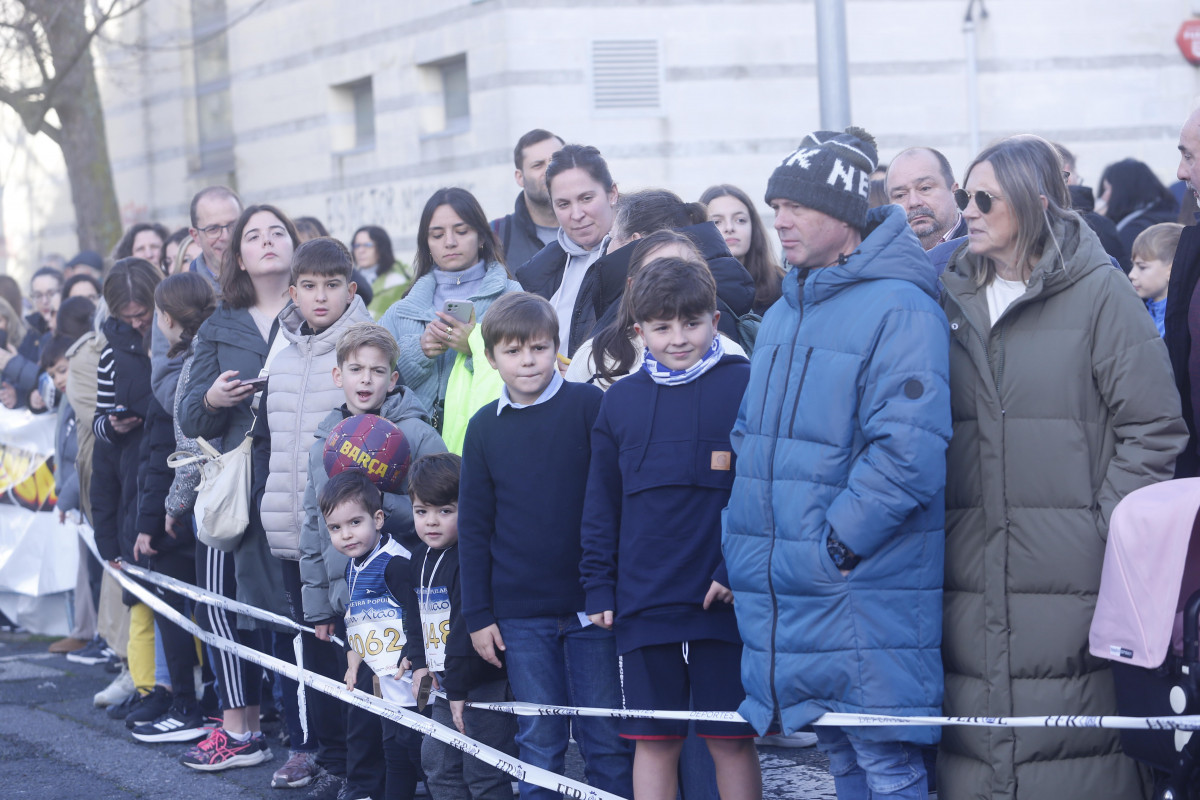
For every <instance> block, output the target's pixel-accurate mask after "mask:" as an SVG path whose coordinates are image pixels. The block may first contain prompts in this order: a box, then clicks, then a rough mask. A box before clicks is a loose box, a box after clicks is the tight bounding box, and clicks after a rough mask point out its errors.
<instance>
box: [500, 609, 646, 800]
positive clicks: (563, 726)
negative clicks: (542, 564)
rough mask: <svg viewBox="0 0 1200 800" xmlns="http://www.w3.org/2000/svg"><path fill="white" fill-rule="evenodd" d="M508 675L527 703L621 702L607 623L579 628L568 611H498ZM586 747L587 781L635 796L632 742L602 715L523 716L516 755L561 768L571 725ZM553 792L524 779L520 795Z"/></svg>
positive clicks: (546, 798) (545, 799) (531, 798)
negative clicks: (509, 614)
mask: <svg viewBox="0 0 1200 800" xmlns="http://www.w3.org/2000/svg"><path fill="white" fill-rule="evenodd" d="M499 626H500V635H501V636H502V637H504V645H505V653H504V657H505V661H506V664H507V666H508V681H509V684H510V685H511V686H512V692H513V697H515V698H516V699H517V700H518V701H521V702H526V703H542V704H546V705H560V706H586V707H595V708H620V707H621V683H620V680H619V679H618V677H617V647H616V640H615V639H614V638H613V634H612V631H606V630H604V629H603V628H599V627H597V626H595V625H589V626H588V627H586V628H584V627H582V626H581V625H580V623H579V619H578V618H577V617H576V616H574V615H571V616H569V617H528V618H523V619H502V620H500V621H499ZM571 724H574V726H575V741H576V742H577V743H578V744H579V751H580V753H581V754H582V755H583V762H584V774H585V775H586V776H587V782H588V784H590V785H591V786H593V787H595V788H597V789H601V790H603V791H606V792H611V793H613V794H616V795H619V796H621V797H633V748H632V747H631V746H630V744H629V743H628V742H626V741H625V740H624V739H621V738H620V737H619V736H618V735H617V721H616V720H615V719H610V718H607V717H576V718H574V719H573V720H572V719H571V718H569V717H520V718H519V720H518V726H519V729H518V732H517V745H518V746H519V747H520V751H521V760H522V761H526V762H528V763H530V764H533V765H534V766H537V767H542V768H543V769H548V770H550V771H551V772H555V773H557V774H559V775H561V774H563V770H564V768H565V759H566V752H567V740H568V738H569V736H568V734H569V732H570V726H571ZM558 797H560V795H559V793H558V792H554V791H551V790H549V789H542V788H540V787H537V786H533V785H531V784H528V783H524V782H522V783H521V800H551V798H558Z"/></svg>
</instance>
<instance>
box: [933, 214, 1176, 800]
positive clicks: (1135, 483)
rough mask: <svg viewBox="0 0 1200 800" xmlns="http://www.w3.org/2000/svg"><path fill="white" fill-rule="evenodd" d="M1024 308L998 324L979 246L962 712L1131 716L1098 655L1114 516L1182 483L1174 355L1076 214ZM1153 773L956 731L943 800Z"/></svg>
mask: <svg viewBox="0 0 1200 800" xmlns="http://www.w3.org/2000/svg"><path fill="white" fill-rule="evenodd" d="M1054 232H1055V234H1056V236H1055V238H1056V240H1057V242H1058V244H1059V247H1060V248H1061V252H1062V258H1061V259H1060V257H1059V250H1058V249H1056V248H1055V246H1054V243H1051V244H1050V246H1049V247H1048V248H1046V249H1047V250H1048V252H1046V253H1043V255H1042V257H1041V259H1040V261H1039V262H1038V264H1037V265H1036V267H1035V268H1034V270H1033V273H1032V275H1031V277H1030V280H1029V281H1028V288H1027V289H1026V292H1025V294H1024V295H1022V296H1021V297H1020V298H1018V299H1017V300H1015V301H1014V302H1013V303H1012V305H1011V306H1009V307H1008V309H1007V310H1006V311H1004V313H1003V314H1001V315H1000V317H999V319H997V320H996V324H995V325H992V324H990V322H989V316H988V305H987V294H986V290H985V289H984V288H983V287H981V286H979V285H978V281H977V280H976V275H977V274H978V271H979V270H981V269H982V267H981V265H980V260H979V258H978V257H976V256H974V255H972V254H970V253H969V252H968V249H967V247H965V246H964V247H961V248H959V250H958V251H956V252H955V254H954V256H953V257H952V258H951V260H950V264H949V266H948V267H947V271H946V273H945V274H944V275H943V276H942V280H943V283H944V285H945V292H944V293H943V295H942V306H943V308H944V309H945V311H946V316H947V318H948V319H949V322H950V402H951V411H952V415H953V423H954V435H953V439H952V440H951V443H950V448H949V451H948V453H947V485H946V582H945V595H944V603H945V605H944V632H943V639H942V655H943V661H944V664H945V671H946V694H945V704H946V712H947V713H948V714H951V715H970V716H1025V715H1045V714H1112V713H1115V711H1116V708H1115V699H1114V694H1113V684H1112V675H1111V672H1110V670H1109V669H1108V662H1107V661H1103V660H1101V659H1097V658H1095V657H1093V656H1091V655H1090V654H1089V653H1088V628H1089V626H1090V625H1091V621H1092V612H1093V610H1094V608H1095V604H1096V593H1097V590H1098V589H1099V586H1100V568H1101V563H1102V561H1103V558H1104V544H1105V539H1106V537H1107V534H1108V519H1109V514H1111V513H1112V510H1113V507H1114V506H1115V505H1116V504H1117V501H1119V500H1120V499H1121V498H1122V497H1124V496H1125V495H1127V494H1129V493H1130V492H1132V491H1133V490H1134V489H1137V488H1139V487H1141V486H1146V485H1147V484H1151V483H1155V482H1157V481H1161V480H1166V479H1168V478H1170V477H1171V474H1172V470H1173V467H1174V464H1175V457H1176V456H1177V455H1178V454H1179V452H1180V451H1182V449H1183V447H1184V445H1185V444H1186V442H1187V430H1186V428H1185V427H1184V423H1183V420H1182V419H1181V417H1180V403H1179V395H1178V393H1177V392H1176V389H1175V384H1174V382H1173V380H1172V376H1171V367H1170V364H1169V363H1168V360H1167V350H1166V347H1165V346H1164V345H1163V343H1162V341H1161V340H1160V339H1159V337H1158V335H1157V333H1156V331H1155V328H1154V325H1153V323H1152V322H1151V320H1150V316H1149V314H1147V313H1146V308H1145V306H1144V305H1143V304H1142V301H1141V300H1139V299H1138V297H1137V295H1136V294H1134V291H1133V289H1132V287H1131V285H1130V283H1129V279H1128V278H1127V277H1125V275H1124V274H1123V273H1122V272H1121V271H1120V270H1119V269H1115V268H1114V267H1113V266H1112V264H1111V262H1110V261H1109V258H1108V256H1107V255H1106V254H1105V252H1104V250H1103V249H1102V248H1101V246H1100V242H1099V240H1098V239H1097V238H1096V236H1095V234H1093V233H1092V231H1091V230H1090V229H1089V228H1088V227H1087V226H1086V225H1084V224H1082V223H1081V222H1080V221H1079V218H1078V217H1077V216H1074V215H1072V219H1070V220H1067V221H1066V222H1060V223H1057V224H1056V225H1055V226H1054ZM1143 778H1144V776H1143V774H1142V772H1141V770H1140V769H1139V767H1138V766H1137V765H1136V764H1135V762H1134V761H1133V760H1132V759H1129V758H1128V757H1126V756H1125V755H1123V754H1122V753H1121V750H1120V745H1119V742H1118V738H1117V734H1116V732H1115V731H1103V730H1079V729H1062V728H1059V729H1053V728H1052V729H1034V728H1024V729H1005V728H964V727H950V728H947V729H946V731H945V733H944V735H943V738H942V750H941V753H940V754H939V759H938V779H939V784H940V787H941V791H940V794H941V796H942V797H946V798H950V799H951V800H970V799H972V798H989V799H992V800H994V799H996V798H1015V799H1016V800H1035V799H1040V798H1045V800H1064V799H1065V798H1088V800H1103V799H1104V798H1112V799H1113V800H1130V798H1138V797H1142V796H1143V795H1144V794H1146V793H1147V789H1146V787H1145V786H1144V780H1143Z"/></svg>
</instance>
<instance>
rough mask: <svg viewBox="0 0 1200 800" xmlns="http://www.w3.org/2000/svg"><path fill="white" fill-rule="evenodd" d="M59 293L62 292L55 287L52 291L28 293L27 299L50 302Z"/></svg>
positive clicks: (36, 301)
mask: <svg viewBox="0 0 1200 800" xmlns="http://www.w3.org/2000/svg"><path fill="white" fill-rule="evenodd" d="M60 294H62V292H61V291H60V290H58V289H55V290H54V291H52V292H33V293H32V294H30V295H29V299H30V300H32V301H33V302H35V303H41V302H42V301H45V302H50V301H51V300H53V299H54V298H56V297H58V296H59V295H60Z"/></svg>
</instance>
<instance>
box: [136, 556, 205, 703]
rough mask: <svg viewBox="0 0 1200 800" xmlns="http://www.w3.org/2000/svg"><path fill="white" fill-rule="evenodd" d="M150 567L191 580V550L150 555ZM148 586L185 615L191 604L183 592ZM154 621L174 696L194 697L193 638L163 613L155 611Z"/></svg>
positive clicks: (192, 576) (193, 574)
mask: <svg viewBox="0 0 1200 800" xmlns="http://www.w3.org/2000/svg"><path fill="white" fill-rule="evenodd" d="M150 568H151V569H153V570H154V571H155V572H160V573H162V574H163V575H167V576H168V577H171V578H175V579H176V580H179V581H183V582H184V583H191V582H192V580H193V579H194V577H195V575H196V565H195V563H194V556H193V554H192V553H191V552H187V553H181V552H178V551H173V552H169V553H163V554H162V555H156V556H153V557H152V558H151V559H150ZM148 588H149V589H150V591H152V592H154V594H156V595H157V596H158V598H159V599H160V600H162V601H163V602H165V603H166V604H167V605H169V606H170V607H171V608H173V609H175V610H176V611H178V612H179V613H180V614H183V615H184V616H185V617H186V616H188V613H189V612H188V608H189V606H190V605H191V604H190V603H189V602H188V601H187V598H185V597H184V596H183V595H181V594H179V593H178V592H173V591H171V590H170V589H163V588H161V587H159V586H153V585H149V586H148ZM154 621H155V622H157V623H158V633H159V635H160V636H162V647H163V655H164V656H165V657H166V659H167V672H168V673H169V674H170V675H171V691H172V692H173V693H174V694H175V696H176V697H181V698H184V699H187V700H194V699H195V697H196V684H195V675H194V673H193V672H192V670H193V668H194V667H195V666H196V640H195V639H194V638H193V637H192V634H190V633H188V632H187V631H185V630H184V629H183V628H181V627H179V626H178V625H176V624H175V623H174V622H171V621H170V620H169V619H167V618H166V617H165V616H163V615H162V614H159V613H155V615H154Z"/></svg>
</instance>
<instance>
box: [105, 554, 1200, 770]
mask: <svg viewBox="0 0 1200 800" xmlns="http://www.w3.org/2000/svg"><path fill="white" fill-rule="evenodd" d="M85 541H87V539H86V537H85ZM89 544H91V543H90V542H89ZM93 554H95V550H94V549H93ZM97 558H99V556H98V555H97ZM124 566H125V568H126V570H127V571H128V572H129V573H130V574H132V575H137V576H138V577H139V578H144V579H145V580H147V581H150V582H151V583H155V584H158V585H159V586H163V587H164V588H168V589H174V590H177V591H179V592H180V593H181V594H184V595H186V596H188V597H191V598H192V599H195V600H199V601H200V602H206V603H212V604H213V605H217V606H221V607H223V608H226V609H228V610H230V611H236V612H237V613H239V614H244V615H245V616H249V617H255V618H256V619H262V620H266V621H269V622H277V623H278V624H281V625H287V626H289V627H291V628H293V629H294V630H304V631H307V632H309V633H312V629H311V628H305V627H303V626H301V625H297V624H296V623H295V622H294V621H293V620H290V619H287V618H286V617H281V616H279V615H277V614H272V613H271V612H269V611H263V610H261V609H258V608H255V607H253V606H248V605H245V604H244V603H239V602H237V601H236V600H230V599H229V598H228V597H223V596H221V595H216V594H213V593H211V592H206V591H204V590H203V589H198V588H197V587H195V586H191V585H189V584H185V583H182V582H180V581H176V580H175V579H173V578H169V577H167V576H165V575H161V574H159V573H157V572H151V571H149V570H145V569H142V568H141V567H136V566H132V565H124ZM105 568H106V569H107V568H109V567H108V566H107V564H105ZM222 641H227V640H224V639H222ZM338 642H339V644H340V643H341V642H340V640H338ZM255 652H257V651H255ZM281 663H282V662H281ZM404 680H405V681H408V678H407V677H406V678H404ZM432 694H436V695H437V696H439V697H443V698H444V697H445V694H444V693H443V692H440V691H438V690H434V692H433V693H432ZM467 705H468V706H470V707H472V708H480V709H485V710H489V711H502V712H505V713H509V714H516V715H517V716H543V717H609V718H614V719H667V720H684V721H708V722H745V721H746V720H745V719H744V718H743V717H742V716H741V715H740V714H738V713H737V712H736V711H655V710H643V709H625V708H616V709H614V708H576V707H571V706H555V705H541V704H537V703H520V702H509V703H479V702H469V703H467ZM397 708H399V706H397ZM422 719H423V718H422ZM812 724H813V725H830V726H836V727H885V726H886V727H890V726H916V727H926V726H930V725H936V726H949V725H954V726H963V727H984V728H1108V729H1114V730H1182V731H1197V730H1200V715H1188V716H1178V717H1124V716H1117V715H1103V716H1091V715H1084V714H1056V715H1048V716H1041V717H893V716H887V715H884V714H849V713H841V712H827V713H826V714H824V715H823V716H821V717H819V718H818V719H816V720H814V721H813V722H812ZM481 746H482V745H481ZM531 768H532V767H531ZM564 780H565V779H564Z"/></svg>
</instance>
